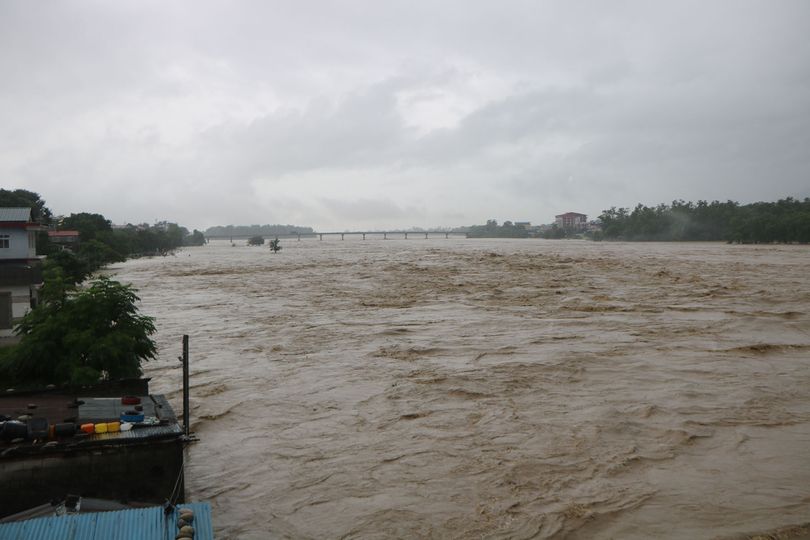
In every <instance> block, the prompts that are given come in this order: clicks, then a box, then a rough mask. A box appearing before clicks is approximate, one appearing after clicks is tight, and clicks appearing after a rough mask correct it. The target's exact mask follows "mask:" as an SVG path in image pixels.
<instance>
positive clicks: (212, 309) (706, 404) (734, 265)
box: [114, 238, 810, 539]
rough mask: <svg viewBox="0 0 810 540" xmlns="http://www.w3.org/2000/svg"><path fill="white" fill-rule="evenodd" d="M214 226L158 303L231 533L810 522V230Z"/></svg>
mask: <svg viewBox="0 0 810 540" xmlns="http://www.w3.org/2000/svg"><path fill="white" fill-rule="evenodd" d="M282 246H283V250H282V251H281V252H280V253H279V254H276V255H274V254H271V253H270V252H269V250H268V249H267V248H266V247H265V248H250V247H246V246H237V247H231V246H230V244H229V243H228V242H214V243H212V244H209V245H207V246H204V247H201V248H191V249H187V250H185V251H183V252H181V253H179V254H178V256H176V257H165V258H153V259H140V260H133V261H128V262H126V263H123V264H121V265H119V266H118V267H116V268H115V269H114V272H115V273H116V274H117V276H118V279H120V280H122V281H126V282H131V283H133V284H134V285H135V286H136V287H137V288H138V289H139V291H140V293H139V294H140V296H141V298H142V311H143V312H145V313H147V314H150V315H153V316H154V317H156V318H157V325H158V328H159V333H158V335H157V340H158V342H159V346H160V358H159V359H158V360H156V361H152V362H149V363H148V365H147V369H146V373H147V375H149V376H151V377H153V380H152V388H153V390H154V391H156V392H164V393H166V394H167V395H168V396H169V397H170V399H171V400H172V402H173V403H174V405H175V406H176V407H177V409H178V410H179V409H180V406H181V396H180V393H179V391H178V388H179V387H180V370H179V369H178V366H179V364H178V362H177V356H178V355H179V353H180V337H181V335H182V334H183V333H187V334H189V335H190V336H191V338H190V339H191V358H192V378H191V388H192V396H191V404H192V419H193V429H194V431H195V432H196V433H197V435H198V436H199V438H200V441H199V442H198V443H196V444H194V445H192V446H191V447H190V448H189V450H188V453H187V460H188V461H187V465H186V471H187V494H188V496H189V498H191V499H193V500H204V501H210V502H211V504H212V506H213V513H214V520H215V527H216V530H217V535H218V538H240V539H253V538H255V539H260V538H261V539H263V538H574V539H584V538H655V537H660V538H690V539H691V538H712V537H715V536H722V535H731V534H738V533H740V532H744V531H751V530H765V529H772V528H775V527H779V526H782V525H787V524H791V523H801V522H807V521H810V271H808V263H810V248H808V247H807V246H729V245H725V244H641V243H638V244H623V243H589V242H576V241H539V240H521V241H518V240H514V241H512V240H500V241H493V240H465V239H452V238H451V239H444V238H442V239H430V240H423V239H418V240H417V239H408V240H402V239H396V240H391V239H389V240H385V241H384V240H381V239H369V240H366V241H361V240H359V239H352V240H349V239H347V240H346V241H343V242H341V241H339V240H328V241H327V240H324V241H322V242H319V241H317V240H302V241H300V242H296V241H283V242H282Z"/></svg>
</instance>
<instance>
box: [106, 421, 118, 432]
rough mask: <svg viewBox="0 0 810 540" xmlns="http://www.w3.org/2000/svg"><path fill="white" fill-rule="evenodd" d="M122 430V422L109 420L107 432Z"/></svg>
mask: <svg viewBox="0 0 810 540" xmlns="http://www.w3.org/2000/svg"><path fill="white" fill-rule="evenodd" d="M119 431H121V422H107V432H109V433H118V432H119Z"/></svg>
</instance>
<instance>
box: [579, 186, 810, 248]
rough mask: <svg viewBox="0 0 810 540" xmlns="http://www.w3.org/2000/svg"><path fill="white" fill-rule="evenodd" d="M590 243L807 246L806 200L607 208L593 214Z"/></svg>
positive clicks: (809, 214)
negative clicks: (596, 225) (596, 226)
mask: <svg viewBox="0 0 810 540" xmlns="http://www.w3.org/2000/svg"><path fill="white" fill-rule="evenodd" d="M599 220H600V222H601V224H602V231H601V234H598V235H596V236H595V237H594V239H607V240H642V241H690V240H698V241H715V240H722V241H726V242H733V243H743V244H761V243H808V242H810V198H805V199H804V200H798V199H794V198H792V197H788V198H786V199H780V200H778V201H776V202H756V203H752V204H745V205H742V204H739V203H737V202H734V201H726V202H719V201H712V202H706V201H698V202H696V203H693V202H685V201H681V200H678V201H673V202H672V204H670V205H667V204H659V205H658V206H654V207H651V206H644V205H642V204H639V205H637V206H636V207H635V208H634V209H633V210H630V209H628V208H619V209H616V208H615V207H614V208H611V209H609V210H605V211H603V212H602V214H601V215H600V216H599Z"/></svg>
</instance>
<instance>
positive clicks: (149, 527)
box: [0, 500, 214, 540]
mask: <svg viewBox="0 0 810 540" xmlns="http://www.w3.org/2000/svg"><path fill="white" fill-rule="evenodd" d="M77 502H78V503H79V504H77V505H74V506H72V507H68V509H66V508H65V505H60V506H54V507H51V505H44V506H47V508H44V509H43V510H44V511H45V512H46V513H45V515H44V516H42V517H40V516H41V514H34V517H30V518H29V517H27V516H20V517H21V518H23V519H15V516H12V517H11V518H9V519H7V520H0V539H9V540H11V539H14V540H17V539H22V538H25V539H26V540H66V539H71V540H100V539H105V540H129V539H133V540H135V539H137V540H166V539H167V538H168V539H174V538H175V534H176V533H177V532H178V529H179V527H178V522H179V520H180V519H181V516H183V514H184V513H185V512H187V511H189V510H190V511H191V512H192V514H193V520H192V521H191V522H190V523H189V525H191V526H192V527H193V529H194V532H193V535H192V537H193V538H194V540H214V530H213V527H212V520H211V506H210V505H209V504H208V503H191V504H182V505H179V506H177V507H168V508H165V507H163V506H155V505H153V506H149V507H144V508H126V509H122V510H108V511H95V512H93V511H90V512H88V511H85V510H84V507H85V501H82V500H79V501H77ZM87 502H88V503H91V504H90V505H88V506H93V505H92V503H93V502H94V501H87ZM102 502H103V501H102ZM77 506H80V507H79V508H77Z"/></svg>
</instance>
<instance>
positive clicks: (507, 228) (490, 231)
mask: <svg viewBox="0 0 810 540" xmlns="http://www.w3.org/2000/svg"><path fill="white" fill-rule="evenodd" d="M528 237H529V231H527V230H526V229H525V228H523V227H518V226H516V225H515V224H514V223H512V222H511V221H504V222H503V225H500V226H499V225H498V222H497V221H495V220H494V219H490V220H487V224H486V225H473V226H471V227H470V228H469V229H468V230H467V238H528Z"/></svg>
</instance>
